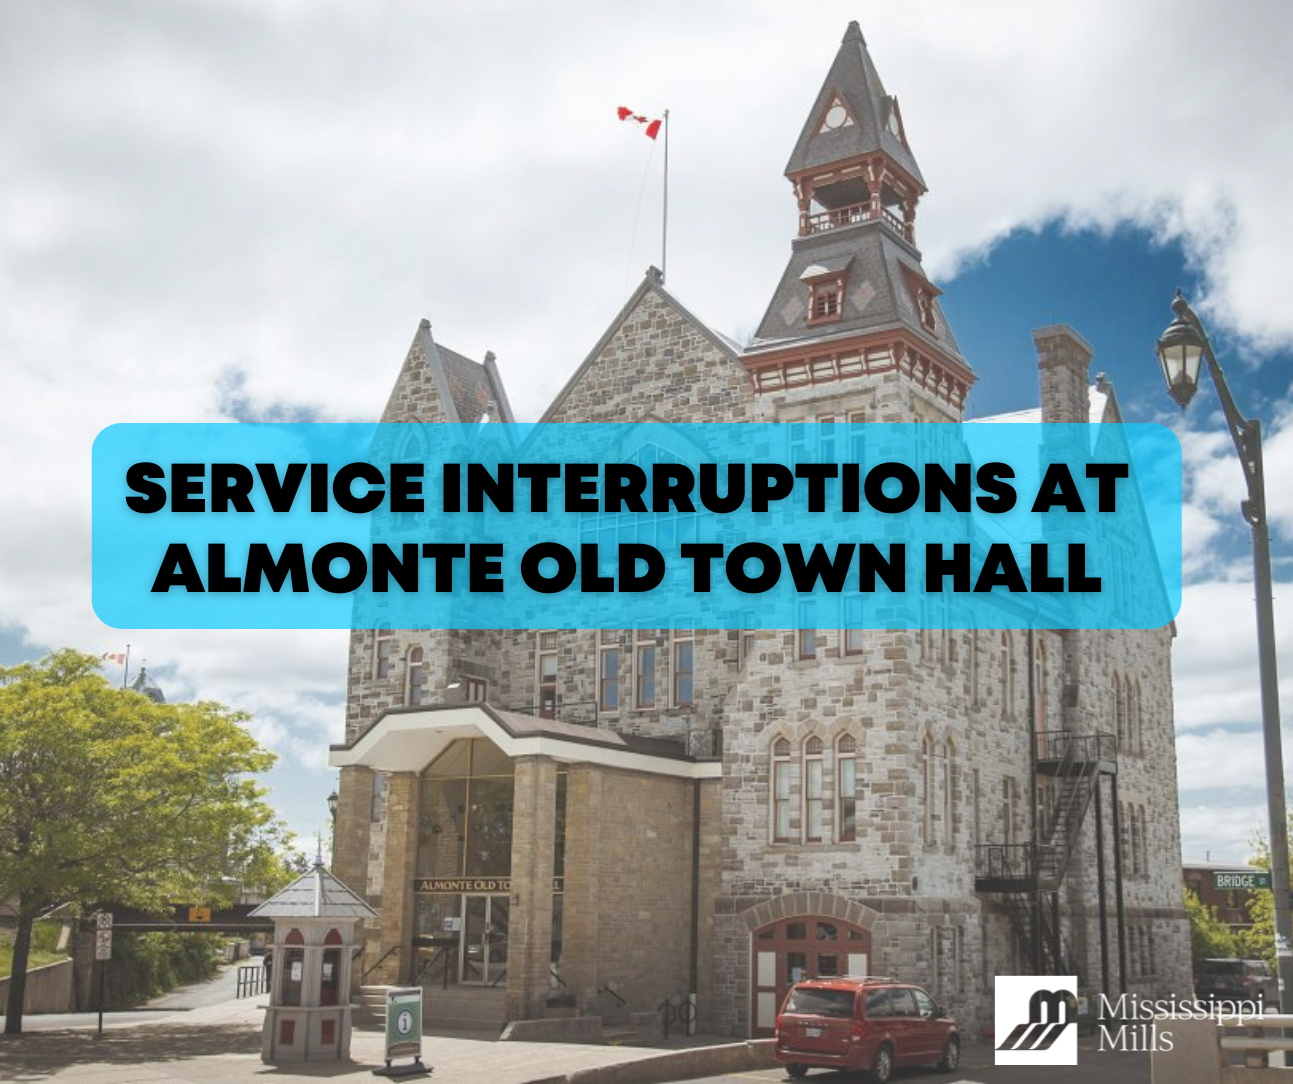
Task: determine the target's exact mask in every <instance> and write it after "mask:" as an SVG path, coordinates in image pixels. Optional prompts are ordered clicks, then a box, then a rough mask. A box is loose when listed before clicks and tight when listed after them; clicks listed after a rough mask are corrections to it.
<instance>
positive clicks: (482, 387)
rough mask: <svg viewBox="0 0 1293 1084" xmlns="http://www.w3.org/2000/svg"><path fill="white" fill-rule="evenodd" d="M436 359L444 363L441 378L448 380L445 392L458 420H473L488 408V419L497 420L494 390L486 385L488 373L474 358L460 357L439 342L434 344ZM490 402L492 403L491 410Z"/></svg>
mask: <svg viewBox="0 0 1293 1084" xmlns="http://www.w3.org/2000/svg"><path fill="white" fill-rule="evenodd" d="M436 350H437V351H439V354H440V361H441V363H442V364H443V365H444V375H445V379H447V380H448V382H449V394H450V396H451V397H452V398H453V407H454V411H455V412H456V413H457V415H458V420H459V421H460V422H474V421H476V420H477V419H479V418H480V416H481V415H482V414H484V413H485V411H486V410H487V409H489V410H490V415H491V420H492V421H498V420H499V418H498V401H497V396H496V395H495V394H494V389H493V388H492V387H490V382H489V374H488V373H487V372H486V371H485V366H483V365H482V364H481V363H480V362H478V361H472V360H471V358H466V357H463V356H462V355H461V354H459V353H458V352H457V351H455V350H450V349H449V348H448V347H447V346H444V345H443V344H441V343H436ZM490 404H493V407H492V409H491V408H490Z"/></svg>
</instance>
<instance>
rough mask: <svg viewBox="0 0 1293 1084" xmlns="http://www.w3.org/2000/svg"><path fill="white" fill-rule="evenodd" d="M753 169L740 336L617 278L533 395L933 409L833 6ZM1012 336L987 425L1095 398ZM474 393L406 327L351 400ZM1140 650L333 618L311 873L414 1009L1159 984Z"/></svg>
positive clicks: (428, 405) (1047, 345)
mask: <svg viewBox="0 0 1293 1084" xmlns="http://www.w3.org/2000/svg"><path fill="white" fill-rule="evenodd" d="M786 176H787V177H788V178H789V180H790V182H791V185H792V187H793V190H794V194H795V198H796V199H797V201H798V204H799V232H798V236H797V237H795V238H794V239H793V241H792V244H791V255H790V260H789V263H788V265H787V267H786V270H785V272H784V274H783V275H782V277H781V281H780V282H779V283H778V284H777V285H776V289H775V291H774V293H773V295H772V299H771V302H770V303H769V305H768V308H767V312H766V315H765V316H764V317H763V321H762V323H761V324H760V325H759V328H758V331H757V334H756V335H755V337H754V338H753V340H752V341H751V342H750V343H749V344H748V345H747V346H744V347H742V346H738V345H737V344H735V343H734V342H732V341H731V340H730V339H728V338H726V337H725V336H723V335H722V334H720V333H718V332H716V331H714V330H712V329H710V328H708V327H706V326H705V325H704V324H702V323H701V322H700V321H699V320H697V319H696V317H695V316H693V315H692V314H691V313H690V312H689V311H688V310H687V309H686V308H685V307H683V305H682V304H681V303H680V302H679V301H678V300H677V299H676V298H674V297H673V296H672V295H671V294H670V293H669V292H668V291H667V290H666V289H665V288H664V285H663V283H662V282H661V281H660V276H659V275H658V274H657V273H655V272H654V271H652V272H649V273H648V274H647V276H646V278H645V280H644V281H643V282H642V284H641V285H640V286H639V287H638V288H637V290H636V291H635V292H634V293H633V295H632V296H631V297H630V298H629V300H628V302H627V304H625V306H624V308H623V310H622V311H621V312H620V314H619V315H618V316H617V317H616V318H615V320H614V322H613V323H612V324H611V325H610V327H609V328H607V330H606V333H605V334H604V335H603V336H602V338H601V340H600V341H599V342H598V343H597V345H596V346H595V347H594V348H593V350H592V352H591V353H590V354H589V355H588V357H587V360H585V361H584V363H583V364H582V365H581V366H580V367H579V369H578V371H576V372H575V374H574V376H572V377H571V379H570V381H569V382H568V383H567V384H566V386H565V387H564V388H563V389H562V391H561V392H560V394H559V395H558V396H557V398H556V399H555V401H554V402H553V403H552V404H551V405H550V406H549V407H548V409H547V411H546V413H545V414H544V415H543V420H544V421H549V422H612V421H614V422H621V421H629V422H640V421H648V422H653V421H660V422H714V421H721V422H746V421H776V422H800V421H806V422H826V421H838V422H854V421H864V422H912V421H922V422H944V423H960V422H961V421H962V412H963V406H964V403H965V399H966V395H967V392H968V391H969V388H970V386H971V384H972V383H973V382H974V380H975V376H974V373H973V371H972V369H971V368H970V365H969V363H968V362H967V361H966V360H965V359H964V358H963V357H962V356H961V354H960V351H959V349H958V347H957V344H956V340H955V339H954V338H953V336H952V332H951V329H950V328H949V327H948V326H947V323H946V321H945V320H944V317H943V313H942V309H941V307H940V305H939V301H938V297H939V290H938V288H937V287H936V286H934V285H933V284H932V283H931V282H930V281H929V280H928V278H926V276H925V272H924V270H923V269H922V267H921V256H920V251H919V250H918V249H917V247H916V244H915V226H916V207H917V203H918V201H919V199H920V197H921V195H922V194H923V193H924V192H925V190H926V189H925V184H924V181H923V179H922V177H921V173H920V168H919V167H918V166H917V164H916V159H915V157H914V156H913V154H912V150H911V147H910V144H909V142H908V138H907V132H906V129H905V127H904V124H903V119H902V113H901V111H900V110H899V107H898V101H897V99H896V98H894V97H892V96H891V95H889V94H887V93H886V92H885V89H884V86H883V85H882V84H881V82H880V77H879V75H878V74H877V72H876V68H875V66H874V64H873V63H872V60H871V57H870V54H869V53H868V51H867V46H866V42H865V41H864V40H863V37H862V33H861V31H860V30H859V29H858V26H857V24H856V23H853V24H850V26H849V28H848V32H847V33H846V34H845V36H844V40H843V43H842V45H841V46H840V49H839V52H838V54H837V55H836V57H835V61H834V63H833V64H832V65H831V68H830V71H829V73H828V74H827V76H826V80H825V82H824V83H823V85H822V88H821V91H820V92H819V93H818V95H817V98H816V101H815V102H814V103H813V105H812V109H811V110H810V112H809V114H808V117H807V122H806V123H805V125H804V128H803V131H802V132H801V133H800V136H799V139H798V142H797V143H796V144H795V146H794V150H793V152H792V153H791V156H790V163H789V165H788V167H787V169H786ZM1034 341H1035V343H1036V347H1037V352H1038V368H1039V374H1040V383H1041V406H1040V408H1038V409H1037V410H1034V411H1029V412H1025V414H1023V415H1011V416H1009V418H1007V419H999V420H1031V421H1046V422H1081V423H1089V424H1090V425H1092V426H1101V425H1103V426H1109V425H1114V424H1117V423H1118V422H1119V420H1120V419H1119V414H1118V406H1117V402H1116V400H1115V397H1114V394H1113V389H1112V385H1111V384H1110V383H1109V382H1107V381H1106V380H1105V379H1104V378H1103V376H1098V377H1096V379H1095V382H1094V384H1090V383H1089V369H1090V362H1091V350H1090V347H1089V346H1088V345H1087V344H1086V342H1085V341H1084V340H1083V339H1082V338H1081V336H1079V335H1078V334H1077V333H1076V332H1074V331H1073V330H1072V329H1071V328H1069V327H1068V326H1066V325H1059V326H1052V327H1046V328H1043V329H1041V330H1039V331H1037V332H1035V333H1034ZM483 414H488V415H489V417H490V418H491V420H494V421H504V422H508V421H512V420H513V416H512V412H511V408H510V407H509V405H508V401H507V396H506V394H505V392H504V389H503V384H502V381H501V378H500V376H499V371H498V368H497V367H496V365H495V363H494V359H493V356H492V355H486V357H485V360H484V362H483V363H477V362H474V361H471V360H469V359H467V358H465V357H463V356H461V355H459V354H456V353H454V352H453V351H451V350H448V349H446V348H445V347H443V346H441V345H439V344H438V343H436V342H435V341H434V340H433V338H432V335H431V329H430V326H429V324H428V323H427V322H426V321H423V322H422V323H421V325H420V326H419V328H418V330H417V333H416V335H415V337H414V340H413V345H412V347H411V349H410V350H409V353H408V357H407V358H406V359H405V361H404V365H403V368H402V369H401V371H400V374H399V378H398V380H397V381H396V384H395V388H394V390H393V392H392V393H391V397H390V401H389V403H388V404H387V407H386V411H385V413H384V415H383V417H382V420H383V421H386V422H424V423H425V422H474V421H476V420H477V419H479V418H480V417H481V416H482V415H483ZM842 623H844V624H847V623H848V622H847V621H844V622H842ZM1170 651H1171V629H1170V628H1164V629H1158V630H1152V631H1074V630H1065V629H1049V630H1046V631H1039V632H1031V633H1030V632H1027V631H1013V632H1012V631H1004V632H1003V631H1000V630H983V631H964V630H946V631H944V630H925V631H878V630H873V629H866V630H861V629H853V628H842V629H840V628H818V629H797V630H785V631H775V632H769V631H748V630H711V629H672V630H670V629H655V628H631V629H623V630H615V631H606V630H601V631H598V632H592V631H577V630H569V629H553V630H548V631H538V632H533V631H517V630H507V629H499V630H494V631H471V630H459V629H433V630H417V631H405V630H393V629H389V628H379V629H376V630H367V631H355V632H353V633H352V634H351V646H350V662H349V696H348V701H347V715H346V741H345V743H344V744H342V745H339V746H335V747H334V748H333V751H332V763H333V765H335V766H337V767H339V768H340V769H341V786H340V802H339V804H338V810H337V821H336V843H335V848H336V849H335V863H334V865H335V870H336V873H337V875H338V876H339V877H340V878H341V879H342V880H343V881H345V882H347V883H348V884H350V885H352V886H353V887H355V888H356V889H357V890H359V891H361V892H362V893H363V894H364V895H365V896H366V898H367V899H368V900H369V901H370V902H371V903H372V905H373V907H374V908H375V909H376V910H377V911H378V912H379V914H380V919H379V921H378V922H376V923H373V924H370V925H369V927H368V929H367V932H366V944H365V950H364V957H363V961H362V965H360V966H357V967H356V969H355V970H356V974H359V973H363V972H368V978H367V979H366V980H365V981H367V982H369V983H373V982H387V983H392V984H409V983H414V982H420V983H424V984H426V985H427V986H429V987H433V988H434V993H433V994H432V1002H431V1004H432V1006H433V1008H432V1011H431V1014H432V1016H433V1017H435V1018H439V1019H442V1020H443V1019H449V1018H453V1017H454V1016H455V1008H454V1006H455V1003H456V1002H455V998H459V999H462V1002H463V1004H466V1003H467V1002H473V999H474V1002H473V1003H474V1004H475V1005H476V1006H477V1008H478V1007H479V1005H480V1004H481V1003H482V1002H483V1003H484V1004H486V1005H487V1006H489V1008H488V1010H487V1011H488V1012H489V1013H491V1014H494V1015H496V1017H497V1020H498V1021H499V1022H501V1021H503V1020H505V1019H511V1020H524V1019H535V1018H541V1017H544V1016H545V1015H549V1014H552V1015H555V1010H556V1008H557V1006H562V1007H563V1008H565V1010H566V1011H567V1012H569V1007H570V1006H571V1005H573V1006H574V1007H575V1008H576V1010H577V1011H578V1012H579V1013H580V1014H581V1015H597V1016H601V1017H603V1018H604V1019H609V1020H615V1019H627V1018H628V1017H629V1015H630V1014H631V1013H653V1012H655V1011H656V1010H657V1007H658V1006H660V1005H661V1004H662V1003H663V1002H665V1001H666V1000H667V999H670V998H678V997H682V998H686V997H687V996H688V995H694V996H695V1007H696V1009H695V1011H696V1017H697V1025H698V1026H699V1028H700V1029H701V1030H704V1031H709V1032H714V1033H719V1034H727V1035H750V1034H753V1035H763V1034H768V1033H769V1032H770V1029H771V1027H772V1025H773V1023H774V1019H775V1012H776V1007H777V1005H778V1004H779V1002H780V999H781V997H782V996H783V995H784V993H785V991H786V989H787V985H788V984H789V983H790V982H792V981H794V980H795V979H796V978H798V977H800V976H823V975H833V974H840V975H843V974H855V975H856V974H881V975H893V976H898V977H900V978H902V979H906V980H910V981H915V982H918V983H920V984H922V985H924V986H925V987H927V988H928V989H929V990H930V991H931V992H933V993H934V995H935V997H936V998H937V999H938V1000H940V1001H941V1002H943V1003H944V1004H946V1005H947V1006H949V1007H950V1008H951V1009H952V1010H953V1011H954V1012H955V1013H956V1014H957V1015H958V1016H959V1017H960V1018H961V1020H962V1022H963V1024H964V1025H966V1026H967V1027H969V1028H975V1029H977V1028H978V1027H981V1026H983V1025H986V1024H987V1023H989V1022H990V1021H991V1017H992V991H993V977H994V976H995V975H997V974H1027V973H1030V972H1045V973H1051V974H1073V973H1076V974H1078V975H1079V976H1080V979H1081V984H1082V987H1083V989H1084V992H1090V993H1094V992H1096V991H1099V990H1100V989H1101V988H1104V989H1106V990H1109V991H1111V992H1117V991H1119V990H1124V989H1125V990H1127V991H1129V992H1134V993H1139V994H1141V995H1150V994H1153V995H1165V994H1167V993H1169V992H1177V993H1181V992H1188V991H1189V989H1190V975H1189V936H1188V930H1187V924H1186V921H1185V916H1184V912H1183V909H1182V901H1181V881H1180V861H1179V855H1180V839H1179V824H1178V819H1177V801H1176V793H1177V786H1176V767H1175V765H1176V759H1175V747H1174V736H1173V720H1172V681H1171V658H1170ZM1102 904H1103V906H1102ZM464 1015H465V1014H464Z"/></svg>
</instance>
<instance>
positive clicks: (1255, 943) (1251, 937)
mask: <svg viewBox="0 0 1293 1084" xmlns="http://www.w3.org/2000/svg"><path fill="white" fill-rule="evenodd" d="M1288 823H1289V825H1290V828H1293V814H1290V815H1289V820H1288ZM1290 838H1293V836H1290ZM1252 846H1253V852H1254V853H1253V856H1252V857H1251V858H1250V859H1249V860H1248V864H1249V865H1251V866H1256V867H1257V868H1258V869H1270V868H1271V844H1270V840H1268V839H1267V838H1266V837H1265V836H1263V835H1258V836H1255V837H1254V838H1253V840H1252ZM1248 918H1249V920H1250V921H1251V923H1252V925H1250V926H1249V927H1248V929H1246V930H1244V931H1243V933H1242V934H1240V938H1239V940H1240V949H1241V951H1239V952H1237V953H1235V955H1237V956H1243V957H1245V958H1247V959H1250V960H1265V961H1266V962H1267V963H1268V964H1270V965H1271V969H1272V970H1275V969H1276V965H1275V894H1274V892H1272V891H1271V890H1270V889H1266V888H1259V889H1256V890H1254V891H1253V892H1250V893H1249V894H1248Z"/></svg>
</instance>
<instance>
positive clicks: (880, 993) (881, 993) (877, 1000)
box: [866, 990, 893, 1020]
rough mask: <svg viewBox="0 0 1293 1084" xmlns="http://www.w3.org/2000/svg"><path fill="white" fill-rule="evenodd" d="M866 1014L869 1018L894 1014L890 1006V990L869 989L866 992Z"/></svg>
mask: <svg viewBox="0 0 1293 1084" xmlns="http://www.w3.org/2000/svg"><path fill="white" fill-rule="evenodd" d="M866 1015H867V1019H868V1020H874V1019H876V1018H877V1017H880V1016H892V1015H893V1013H892V1012H891V1011H890V1008H889V991H888V990H868V991H867V992H866Z"/></svg>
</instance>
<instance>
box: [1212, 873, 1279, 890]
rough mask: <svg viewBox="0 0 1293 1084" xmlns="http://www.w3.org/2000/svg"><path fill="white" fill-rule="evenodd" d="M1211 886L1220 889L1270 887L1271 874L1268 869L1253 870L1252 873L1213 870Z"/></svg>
mask: <svg viewBox="0 0 1293 1084" xmlns="http://www.w3.org/2000/svg"><path fill="white" fill-rule="evenodd" d="M1212 886H1213V887H1214V888H1222V889H1226V888H1229V889H1234V888H1270V886H1271V875H1270V871H1269V870H1264V869H1262V870H1253V872H1252V873H1222V872H1221V871H1220V870H1213V871H1212Z"/></svg>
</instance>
